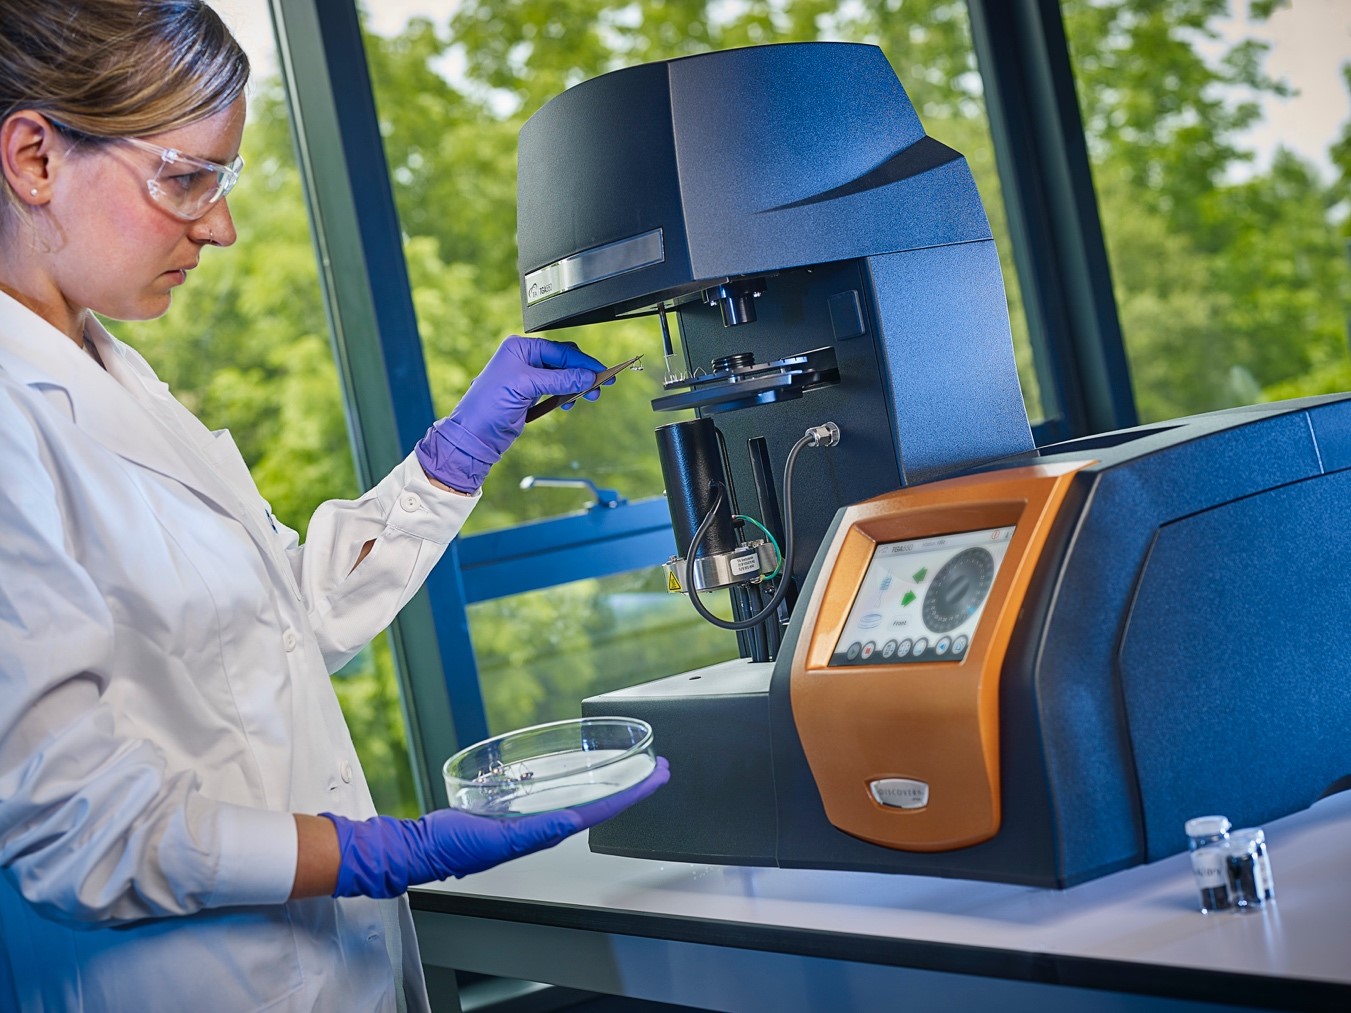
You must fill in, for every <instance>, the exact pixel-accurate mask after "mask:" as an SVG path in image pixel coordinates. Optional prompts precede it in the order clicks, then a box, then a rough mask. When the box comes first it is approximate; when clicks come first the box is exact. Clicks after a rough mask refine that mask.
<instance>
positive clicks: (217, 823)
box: [0, 0, 666, 1010]
mask: <svg viewBox="0 0 1351 1013" xmlns="http://www.w3.org/2000/svg"><path fill="white" fill-rule="evenodd" d="M247 75H248V67H247V62H246V60H245V57H244V55H243V53H242V52H241V51H240V49H239V47H238V45H237V44H236V42H235V40H234V39H233V38H232V37H231V36H230V34H229V32H228V31H227V30H226V29H225V28H224V26H223V25H222V24H221V23H220V21H219V19H218V18H217V17H216V15H215V14H214V13H212V11H211V10H210V9H209V8H207V7H206V6H205V5H204V4H203V3H201V2H200V0H43V2H42V3H33V2H32V0H0V169H3V176H4V185H3V186H0V873H2V874H0V934H2V935H3V948H0V1009H6V1010H8V1009H23V1010H46V1009H85V1010H104V1009H136V1010H146V1009H155V1008H165V1009H176V1010H177V1009H185V1008H191V1009H196V1010H203V1009H221V1010H244V1009H256V1008H264V1007H266V1008H268V1009H282V1008H284V1009H297V1010H299V1009H306V1010H308V1009H343V1010H369V1009H395V1008H401V1007H403V1006H404V1005H405V1004H407V1005H409V1006H411V1007H412V1008H420V1007H425V1006H426V997H425V991H424V989H423V986H422V979H421V968H420V965H419V962H418V955H417V946H416V943H415V941H414V939H413V937H412V934H411V921H410V918H409V914H408V907H407V904H406V902H405V901H404V900H403V899H402V896H401V895H402V894H403V892H404V890H405V889H406V888H407V886H409V885H410V884H413V883H418V882H426V881H429V880H434V879H441V878H445V877H446V876H450V875H465V874H468V873H471V872H475V871H479V870H481V869H485V868H488V867H490V866H492V865H495V864H497V863H498V862H501V861H504V860H506V859H508V858H511V857H514V856H517V855H520V854H525V853H527V852H529V851H533V850H538V849H539V848H543V847H548V846H550V845H552V844H554V843H556V842H557V841H559V840H561V839H562V838H563V837H565V836H567V835H568V834H571V833H575V832H576V831H578V830H580V829H583V828H584V827H586V826H589V825H592V824H594V823H595V822H596V821H598V820H600V819H603V818H606V817H607V816H609V815H612V814H613V813H614V812H617V811H619V810H620V809H622V808H623V807H624V806H626V805H629V804H632V802H634V801H637V800H638V799H639V798H641V797H644V796H645V795H646V794H648V793H650V792H651V791H653V790H655V789H656V788H657V787H659V786H660V784H661V783H663V782H664V780H665V778H666V772H665V764H664V762H663V763H662V764H660V765H659V768H658V771H657V772H656V773H655V774H654V775H653V776H652V777H651V778H650V779H649V780H648V781H647V782H644V784H642V785H640V786H638V787H637V788H635V789H632V790H631V791H630V792H629V793H625V794H624V795H621V796H618V797H616V798H615V799H612V800H609V801H607V802H601V803H594V804H593V805H591V806H587V807H583V808H582V809H578V810H573V811H564V812H561V813H556V814H549V815H544V816H540V817H525V818H521V819H518V820H515V821H496V820H489V819H481V818H476V817H470V816H465V815H463V814H459V813H455V812H449V811H445V812H438V813H433V814H431V815H429V816H427V817H424V818H423V819H422V820H418V821H411V820H395V819H390V818H375V817H374V810H373V808H372V805H371V801H370V795H369V792H368V791H367V788H366V785H365V781H364V778H363V777H362V774H361V771H360V767H359V765H358V763H357V756H356V752H355V750H354V749H353V747H352V742H351V739H350V737H349V735H348V733H347V729H346V726H345V725H344V723H343V719H342V715H341V713H340V711H339V709H338V705H337V700H336V698H335V696H334V694H333V691H332V688H331V685H330V683H329V679H328V674H329V673H330V672H332V671H335V670H336V669H337V668H338V667H340V666H341V665H342V664H343V663H344V662H346V661H347V660H348V659H349V658H351V657H352V655H353V654H354V653H355V652H356V651H357V650H359V649H360V647H361V646H362V645H363V644H365V643H366V642H367V641H368V640H369V639H370V638H371V637H372V636H373V635H374V634H375V633H377V632H378V631H379V630H380V629H382V628H383V627H384V626H385V625H386V624H388V622H389V621H390V620H391V618H392V617H393V616H394V615H395V613H396V612H397V611H398V609H399V608H400V607H401V606H402V605H403V604H404V603H405V602H406V601H407V600H408V599H409V597H411V595H412V594H413V593H414V592H415V591H416V590H417V588H418V587H419V586H420V584H421V583H422V580H423V579H424V577H425V576H426V574H427V572H428V571H429V570H430V568H431V567H432V565H433V564H434V563H435V562H436V560H437V559H438V558H439V556H440V554H441V552H442V551H443V550H444V548H445V546H446V544H447V543H448V542H449V541H450V539H451V538H452V537H454V535H455V533H456V532H457V531H458V530H459V528H460V526H461V524H463V522H464V519H465V517H466V516H467V515H468V513H469V511H470V510H471V509H472V508H473V505H474V503H475V501H476V500H477V497H478V495H479V486H480V484H481V483H482V481H483V478H484V476H485V475H486V474H487V471H488V469H489V468H490V467H491V466H492V464H493V463H494V462H495V461H496V460H497V459H498V458H499V457H500V456H501V454H502V452H503V451H505V450H506V449H507V447H508V446H509V445H510V444H511V442H512V441H513V440H514V439H515V438H516V437H517V436H518V435H519V434H520V432H521V429H522V427H523V424H524V412H525V409H526V407H528V406H529V405H530V404H531V403H533V401H534V400H535V399H536V398H538V397H539V396H541V395H543V394H550V393H570V392H574V391H577V390H584V389H587V388H588V387H590V386H591V384H592V383H593V382H594V379H595V373H596V371H598V370H600V369H601V368H602V366H601V364H600V363H599V362H597V361H596V360H595V359H592V358H591V357H590V356H587V355H584V354H583V353H581V352H580V351H578V350H577V349H576V348H575V347H573V346H570V345H562V344H557V343H554V342H547V341H536V340H528V339H524V338H510V339H508V340H507V341H506V342H505V343H504V344H503V345H502V347H501V348H500V349H499V350H498V352H497V354H496V355H494V357H493V359H492V360H491V361H490V362H489V364H488V366H487V367H486V368H485V370H484V372H483V374H482V375H481V376H480V377H479V378H478V380H476V381H475V383H474V384H473V385H472V386H471V388H470V390H469V391H468V393H466V395H465V397H464V399H463V401H462V402H461V403H460V404H459V405H458V406H457V407H456V409H455V412H454V413H453V414H452V415H451V416H450V417H449V418H447V419H443V420H442V421H440V422H438V423H437V424H436V425H435V426H433V427H432V429H431V430H429V432H428V434H427V437H426V438H425V439H424V440H423V441H422V442H421V443H420V444H419V445H418V447H417V449H416V451H415V453H414V454H410V455H409V457H408V459H407V460H405V461H404V462H403V463H402V464H400V465H399V467H397V468H396V469H395V470H394V471H393V472H392V473H391V474H390V475H389V476H388V477H387V478H385V479H384V480H383V481H382V482H381V483H379V485H377V486H376V487H375V488H374V489H372V490H371V491H370V492H369V493H367V494H366V495H365V496H363V497H361V498H360V499H359V500H356V501H354V502H330V503H326V504H324V505H323V506H321V507H320V508H319V510H318V512H317V513H316V514H315V516H314V518H313V520H312V521H311V522H310V525H309V535H308V541H307V543H306V545H305V546H304V547H301V546H299V545H298V544H297V539H296V536H295V533H294V532H292V531H290V530H289V529H286V528H283V527H280V526H278V525H277V524H276V522H275V521H274V520H273V519H272V516H271V513H270V510H269V509H268V506H267V504H266V503H265V502H264V501H263V499H262V498H261V496H260V495H259V494H258V491H257V489H256V488H255V487H254V485H253V482H252V480H251V479H250V477H249V474H248V471H247V468H246V467H245V465H244V462H243V460H242V459H241V458H240V456H239V454H238V452H237V451H236V449H235V447H234V444H233V442H232V441H231V439H230V436H229V434H228V433H225V432H219V433H211V432H209V431H208V430H207V429H206V428H205V427H204V426H203V425H202V424H201V423H200V422H198V421H197V420H196V419H195V418H193V417H192V416H191V415H190V414H189V413H188V412H187V411H186V409H184V408H183V407H182V406H181V405H179V404H178V403H177V402H176V401H175V400H174V399H173V398H172V396H171V395H170V394H169V393H168V391H167V389H166V388H165V386H164V384H162V383H160V382H159V381H158V380H157V379H156V377H155V375H154V373H153V372H152V371H151V369H150V367H149V366H148V365H147V364H146V363H145V361H144V360H143V359H142V358H141V357H140V356H139V355H137V354H136V353H135V352H134V351H132V350H131V349H130V348H129V347H127V346H126V345H124V344H122V343H121V342H119V341H117V340H116V339H115V338H113V337H112V336H111V335H110V334H109V333H108V332H107V331H106V330H104V329H103V327H101V326H100V325H99V323H98V321H97V320H96V319H95V317H94V313H99V314H102V315H106V316H110V317H115V318H120V319H129V320H139V319H146V318H151V317H155V316H158V315H160V314H162V313H163V312H165V310H167V309H168V307H169V303H170V301H171V298H172V293H173V289H174V288H175V287H177V286H179V285H181V284H183V283H184V282H185V281H186V279H187V274H188V272H189V271H190V270H192V268H193V267H194V266H195V265H196V264H197V262H198V260H199V258H200V257H201V255H202V253H203V251H204V250H206V248H208V247H222V248H223V247H228V246H229V245H230V244H231V243H233V242H234V240H235V230H234V225H233V223H232V221H231V219H230V212H229V208H228V204H227V194H228V193H229V190H230V189H231V187H233V186H234V184H235V182H236V181H237V180H238V178H239V172H240V170H241V168H242V163H241V161H240V159H239V157H238V154H239V146H240V139H241V136H242V133H243V129H244V117H245V101H244V97H243V91H244V86H245V83H246V80H247ZM380 898H394V899H380Z"/></svg>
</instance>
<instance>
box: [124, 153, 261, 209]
mask: <svg viewBox="0 0 1351 1013" xmlns="http://www.w3.org/2000/svg"><path fill="white" fill-rule="evenodd" d="M116 140H117V141H119V142H120V143H122V144H130V145H131V146H132V147H134V148H140V149H141V150H142V151H148V152H150V153H151V154H154V155H157V156H158V157H159V165H158V166H157V167H156V170H155V175H153V176H151V177H150V178H149V179H147V180H146V181H145V186H146V189H147V190H148V191H149V192H150V196H151V198H153V199H154V200H155V202H156V203H158V204H160V205H162V206H163V207H164V208H165V209H167V210H168V211H169V212H170V213H171V214H173V215H176V216H177V217H179V218H183V219H186V220H188V221H195V220H196V219H198V218H201V217H202V216H203V215H204V214H206V213H207V212H208V211H210V210H211V205H213V204H215V203H216V201H218V200H221V199H222V198H223V197H225V195H226V194H228V193H229V192H230V191H231V190H233V189H234V187H235V184H236V183H238V182H239V174H240V172H242V171H243V169H244V159H242V158H240V157H239V156H238V155H236V156H235V160H234V161H233V162H231V163H230V164H229V165H217V164H216V163H215V162H208V161H206V160H205V159H201V158H194V157H193V156H191V155H185V154H183V152H181V151H179V150H178V149H177V148H164V147H161V146H160V145H158V144H151V143H150V142H149V141H143V140H141V139H140V138H139V137H119V138H116Z"/></svg>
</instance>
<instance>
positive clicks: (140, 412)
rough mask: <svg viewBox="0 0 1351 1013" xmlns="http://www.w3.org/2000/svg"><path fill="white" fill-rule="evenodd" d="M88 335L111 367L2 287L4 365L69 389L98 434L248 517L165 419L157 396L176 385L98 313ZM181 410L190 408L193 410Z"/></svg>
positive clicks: (126, 454)
mask: <svg viewBox="0 0 1351 1013" xmlns="http://www.w3.org/2000/svg"><path fill="white" fill-rule="evenodd" d="M85 333H86V335H87V336H88V337H89V339H90V341H91V342H92V343H93V344H94V346H95V347H96V348H97V349H98V352H99V355H100V357H101V358H102V359H103V362H104V365H105V366H106V367H107V370H106V371H105V370H104V369H101V368H100V367H99V365H98V363H96V362H95V361H94V360H93V359H92V358H91V357H90V356H89V355H88V354H87V353H86V352H85V351H84V350H83V349H81V348H80V347H79V346H78V345H76V344H75V342H73V341H71V340H70V338H68V337H67V336H66V335H65V334H63V333H61V331H59V330H57V328H55V327H53V326H52V325H51V324H49V323H48V322H47V321H46V320H43V319H42V318H41V317H39V316H38V315H37V314H36V313H34V312H32V311H31V310H29V309H28V308H27V307H25V306H23V305H22V304H20V303H19V302H17V301H16V300H14V299H12V298H11V297H10V296H8V295H6V294H5V293H3V292H0V370H3V371H4V372H5V373H8V374H9V375H10V376H11V377H12V378H13V379H15V380H17V381H18V382H19V383H22V384H25V385H27V386H29V387H48V388H52V387H54V388H57V389H60V390H63V391H65V393H66V396H67V397H68V398H69V399H70V408H71V415H72V417H73V419H74V422H75V425H76V426H78V427H79V428H80V430H81V431H82V432H84V433H85V434H86V435H88V436H89V438H90V439H92V440H95V441H97V442H98V443H100V444H102V445H103V446H105V447H107V448H108V449H109V450H110V451H112V452H113V453H114V454H117V455H118V456H119V457H122V458H124V459H126V460H128V461H131V462H133V463H135V464H138V465H140V466H141V467H144V468H149V469H150V470H152V471H155V472H158V473H159V474H161V475H166V476H168V477H169V478H172V479H174V480H175V481H178V482H181V483H182V484H183V485H186V486H188V487H189V488H190V489H193V490H194V491H195V492H197V493H199V494H200V495H202V496H204V497H205V498H207V499H208V500H210V501H211V502H213V503H215V504H216V505H217V506H219V507H221V508H223V509H224V510H226V511H227V512H229V513H231V514H233V515H235V516H239V517H242V516H244V515H245V510H244V507H243V505H242V504H241V501H240V497H239V496H238V495H237V494H236V493H235V492H234V490H233V489H232V488H231V487H230V486H229V485H228V484H227V483H226V482H225V481H223V480H222V478H221V477H220V476H219V475H218V474H217V473H216V472H215V470H214V469H213V468H212V467H211V466H210V464H209V463H208V462H207V461H206V460H205V459H204V458H203V457H202V456H200V454H199V453H198V452H196V451H195V450H194V448H193V447H192V446H191V444H190V443H189V442H188V439H187V438H186V437H185V436H182V435H179V434H177V433H175V431H174V429H173V428H171V427H170V426H169V425H166V424H165V423H164V422H163V421H161V420H162V419H164V416H165V405H164V404H156V403H155V402H156V400H157V399H160V398H162V399H164V400H165V401H171V400H172V398H171V397H170V395H169V393H168V388H167V387H165V385H164V384H163V383H161V382H160V381H159V380H158V379H157V378H155V377H154V374H153V373H151V372H150V370H149V368H148V367H145V366H141V367H139V368H138V366H137V363H136V358H139V357H136V356H135V353H134V352H131V350H130V349H128V348H127V347H126V346H125V345H123V344H122V343H121V342H119V341H118V340H117V339H116V338H114V337H113V336H112V335H111V334H109V333H108V332H107V331H106V330H105V329H104V328H103V326H102V325H101V324H99V323H98V321H96V320H94V319H93V317H92V316H91V317H90V319H89V323H88V324H87V325H86V329H85ZM179 411H182V412H184V414H186V410H185V409H182V408H179ZM157 416H158V418H157ZM252 527H253V525H249V528H250V530H252Z"/></svg>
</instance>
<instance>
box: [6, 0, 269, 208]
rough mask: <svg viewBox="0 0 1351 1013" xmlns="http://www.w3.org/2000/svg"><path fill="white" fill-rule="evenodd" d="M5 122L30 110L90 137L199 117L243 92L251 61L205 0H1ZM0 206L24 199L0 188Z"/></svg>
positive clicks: (137, 132)
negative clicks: (12, 116)
mask: <svg viewBox="0 0 1351 1013" xmlns="http://www.w3.org/2000/svg"><path fill="white" fill-rule="evenodd" d="M0 26H3V27H0V122H3V121H4V120H5V119H6V118H7V117H8V116H9V115H10V114H11V113H13V112H15V111H17V110H19V109H32V110H34V111H36V112H40V113H42V114H43V115H45V116H47V117H49V118H50V119H53V120H56V121H57V122H58V123H59V124H61V125H62V126H64V127H67V128H70V129H71V130H73V131H75V132H76V133H78V134H80V135H82V136H83V138H92V139H93V140H95V141H97V140H98V139H100V138H110V139H111V138H116V137H139V136H145V135H149V134H157V133H160V132H162V131H165V130H172V129H174V128H175V127H180V126H184V125H186V124H189V123H195V122H197V121H198V120H201V119H205V118H206V117H208V116H211V115H212V114H214V113H216V112H219V111H220V110H222V109H224V108H226V107H227V106H229V105H230V104H231V103H232V102H234V101H235V99H237V98H238V97H239V96H240V95H241V94H242V93H243V91H244V87H245V85H246V84H247V83H248V79H249V61H248V57H247V56H245V55H244V51H243V49H241V48H240V46H239V43H238V42H237V41H236V40H235V38H234V36H233V35H231V34H230V30H229V29H228V28H226V27H225V24H224V23H223V22H222V21H221V19H220V16H219V15H218V14H217V13H216V12H215V11H214V10H212V9H211V8H210V7H208V6H207V5H206V3H204V2H203V0H0ZM0 200H3V202H4V204H3V205H0V207H3V206H8V207H14V206H15V205H17V204H18V201H17V199H16V198H15V196H14V194H13V193H12V192H11V191H10V189H9V187H7V186H0Z"/></svg>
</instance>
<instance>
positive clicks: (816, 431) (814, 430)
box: [806, 422, 840, 447]
mask: <svg viewBox="0 0 1351 1013" xmlns="http://www.w3.org/2000/svg"><path fill="white" fill-rule="evenodd" d="M806 435H807V436H808V437H810V438H811V442H810V443H808V444H807V446H809V447H833V446H835V444H837V443H839V442H840V427H839V426H837V425H836V424H835V423H834V422H823V423H821V425H819V426H812V427H811V428H810V429H808V430H807V433H806Z"/></svg>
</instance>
